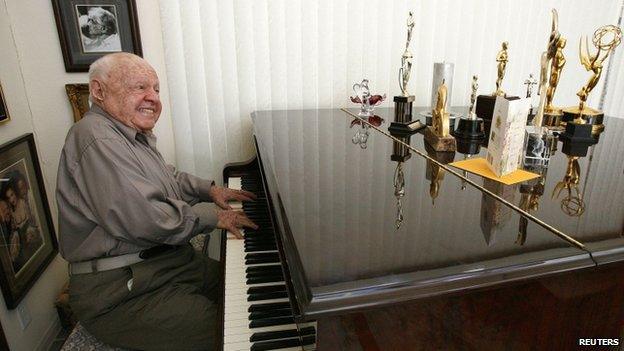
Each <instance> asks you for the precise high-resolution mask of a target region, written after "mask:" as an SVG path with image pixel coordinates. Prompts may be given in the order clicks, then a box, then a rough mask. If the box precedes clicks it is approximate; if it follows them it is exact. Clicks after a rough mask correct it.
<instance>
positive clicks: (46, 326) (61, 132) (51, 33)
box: [0, 0, 175, 351]
mask: <svg viewBox="0 0 624 351" xmlns="http://www.w3.org/2000/svg"><path fill="white" fill-rule="evenodd" d="M155 4H156V5H157V3H156V2H155V1H153V0H138V1H137V6H138V17H139V25H140V31H141V39H142V44H143V54H144V57H145V58H146V59H147V60H148V61H149V62H150V63H152V65H153V66H154V68H155V69H156V71H157V72H158V75H159V76H160V78H161V98H162V99H163V114H162V116H161V120H160V122H159V124H158V125H157V127H156V130H155V133H156V134H157V136H158V137H159V149H160V150H161V152H162V154H163V156H164V157H165V159H166V160H169V161H171V162H173V160H174V155H175V150H174V144H173V133H172V132H171V130H172V128H171V118H170V116H169V102H168V101H169V96H168V93H167V92H168V88H167V79H166V76H165V69H164V56H163V45H162V37H161V30H160V16H159V9H158V6H154V5H155ZM0 47H1V48H2V50H0V63H1V64H0V82H2V86H3V88H4V93H5V98H6V103H7V107H8V109H9V111H10V113H11V121H9V122H8V123H6V124H4V125H0V143H4V142H7V141H9V140H12V139H13V138H15V137H17V136H19V135H21V134H23V133H29V132H32V133H34V135H35V141H36V143H37V149H38V153H39V160H40V162H41V167H42V172H43V176H44V178H45V179H44V181H45V187H46V192H47V194H48V197H49V201H50V209H51V211H52V214H53V217H54V222H55V223H56V222H57V221H56V217H57V216H56V215H57V214H56V212H57V211H56V201H55V197H54V193H55V184H56V173H57V167H58V162H59V157H60V152H61V149H62V147H63V142H64V139H65V135H66V134H67V131H68V130H69V128H70V127H71V125H72V121H73V119H72V118H73V117H72V113H71V108H70V106H69V102H68V100H67V96H66V94H65V87H64V86H65V84H67V83H85V82H87V75H86V73H66V72H65V68H64V65H63V56H62V53H61V48H60V42H59V39H58V33H57V30H56V24H55V22H54V15H53V10H52V4H51V1H41V0H28V1H24V0H0ZM66 267H67V266H66V262H65V261H64V260H63V259H62V258H61V257H60V256H57V257H56V259H55V260H54V261H53V262H52V263H51V264H50V266H49V267H48V268H47V270H46V271H45V272H44V274H43V275H42V276H41V278H40V279H39V280H38V281H37V283H36V284H35V285H34V286H33V288H32V289H31V290H30V291H29V293H28V294H27V296H26V297H25V298H24V300H23V302H22V304H25V305H26V307H27V309H28V310H29V311H30V314H31V315H32V319H33V320H32V322H31V324H30V325H29V326H28V327H27V328H26V329H25V330H23V331H22V330H21V327H20V325H19V322H18V318H17V314H16V311H15V310H12V311H7V310H6V306H5V305H4V303H3V302H0V322H1V323H2V327H3V329H4V332H5V334H6V337H7V340H8V342H9V345H10V347H11V350H13V351H18V350H28V351H30V350H37V349H45V348H47V346H48V345H45V338H46V337H48V336H53V333H55V332H56V331H57V328H58V318H57V316H56V310H55V309H54V306H53V303H54V299H55V298H56V295H57V294H58V292H59V291H60V289H61V286H62V285H63V284H64V282H65V281H66V280H67V268H66Z"/></svg>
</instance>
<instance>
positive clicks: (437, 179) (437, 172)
mask: <svg viewBox="0 0 624 351" xmlns="http://www.w3.org/2000/svg"><path fill="white" fill-rule="evenodd" d="M425 151H427V155H429V157H431V158H432V159H434V160H436V161H438V162H440V163H441V164H443V165H446V164H448V163H451V162H453V160H455V152H454V151H453V152H448V151H436V150H434V149H433V147H432V146H431V145H429V144H428V143H427V142H425ZM445 174H446V171H445V170H444V169H443V168H442V167H440V165H438V164H436V163H435V162H433V161H431V160H427V167H426V170H425V178H426V179H427V180H429V182H430V183H429V196H430V197H431V205H432V206H435V199H436V198H437V197H438V195H439V193H440V188H441V187H442V182H443V181H444V175H445Z"/></svg>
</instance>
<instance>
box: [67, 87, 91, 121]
mask: <svg viewBox="0 0 624 351" xmlns="http://www.w3.org/2000/svg"><path fill="white" fill-rule="evenodd" d="M65 91H66V92H67V98H68V99H69V103H70V104H71V107H72V112H73V113H74V123H76V122H78V121H80V120H81V119H82V117H83V116H84V114H85V113H87V111H89V107H91V104H90V102H89V84H65Z"/></svg>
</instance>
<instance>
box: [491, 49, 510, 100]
mask: <svg viewBox="0 0 624 351" xmlns="http://www.w3.org/2000/svg"><path fill="white" fill-rule="evenodd" d="M507 46H509V43H507V42H506V41H504V42H503V44H502V48H501V50H500V51H499V52H498V55H496V62H498V76H497V78H496V91H494V94H493V95H497V96H506V95H507V94H505V92H503V89H502V88H501V86H502V84H503V78H505V68H506V67H507V61H509V53H507Z"/></svg>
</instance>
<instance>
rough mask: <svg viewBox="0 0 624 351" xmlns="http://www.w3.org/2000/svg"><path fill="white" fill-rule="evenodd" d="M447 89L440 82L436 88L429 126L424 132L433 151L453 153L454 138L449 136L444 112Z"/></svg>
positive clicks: (447, 122) (448, 122)
mask: <svg viewBox="0 0 624 351" xmlns="http://www.w3.org/2000/svg"><path fill="white" fill-rule="evenodd" d="M446 97H447V88H446V85H445V84H444V80H442V84H440V87H439V88H438V98H437V100H436V106H435V107H434V108H433V110H432V111H431V126H429V127H427V129H426V130H425V141H426V142H427V143H429V145H431V147H432V148H433V149H434V150H435V151H455V149H456V148H457V145H456V142H455V138H453V137H452V136H451V135H450V134H449V124H450V120H449V115H450V114H449V113H448V112H446Z"/></svg>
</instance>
